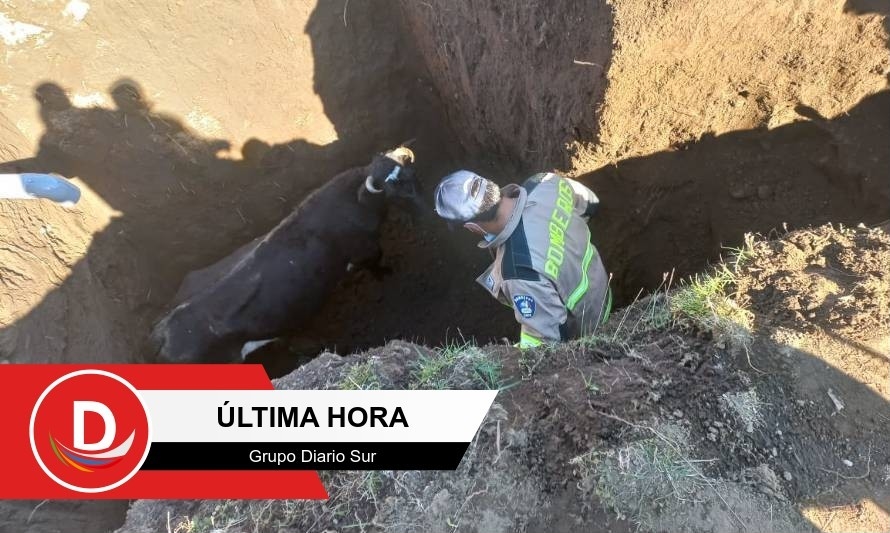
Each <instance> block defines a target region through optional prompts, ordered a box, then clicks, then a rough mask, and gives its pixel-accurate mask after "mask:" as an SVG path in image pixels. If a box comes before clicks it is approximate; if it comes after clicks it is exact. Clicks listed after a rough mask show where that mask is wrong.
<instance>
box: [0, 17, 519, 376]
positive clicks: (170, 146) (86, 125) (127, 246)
mask: <svg viewBox="0 0 890 533" xmlns="http://www.w3.org/2000/svg"><path fill="white" fill-rule="evenodd" d="M393 10H394V8H393V6H391V5H389V4H388V3H386V2H369V3H361V4H359V5H355V6H351V7H350V12H349V14H350V17H355V19H356V20H362V21H363V23H362V24H355V25H350V27H349V29H348V30H346V31H344V29H343V27H342V25H343V21H342V16H343V13H342V7H341V6H335V5H333V4H332V3H327V2H323V3H319V4H318V6H317V7H316V9H315V10H314V11H313V12H312V14H311V16H310V18H309V20H308V22H307V25H306V28H305V31H306V33H307V34H309V36H310V37H311V43H312V49H313V50H312V51H313V56H314V65H315V77H314V88H315V91H316V92H317V93H318V94H319V96H320V97H321V100H322V102H323V106H324V112H325V114H326V115H327V116H328V118H329V119H330V120H331V122H332V123H333V124H334V126H335V129H336V131H337V134H338V138H339V139H338V140H336V141H334V142H332V143H329V144H327V145H324V146H321V145H315V144H313V143H310V142H307V141H305V140H303V139H295V140H293V141H290V142H286V143H281V144H277V145H273V144H270V143H267V142H265V141H263V140H261V139H251V140H249V141H247V142H246V143H245V144H244V146H242V147H241V149H240V151H241V153H242V156H243V159H240V160H239V159H234V158H232V159H230V158H227V157H225V154H224V152H222V151H224V150H225V149H226V148H227V147H228V146H227V142H226V141H225V140H222V139H206V138H203V137H202V136H200V135H198V134H196V133H194V132H192V131H190V130H189V129H188V128H187V127H185V126H184V125H183V123H182V122H181V121H180V120H179V119H178V118H176V117H172V116H170V115H168V114H164V113H162V112H160V111H158V110H157V109H156V108H155V106H154V104H153V103H151V102H149V101H148V99H147V98H146V92H147V91H145V90H144V89H143V88H142V87H140V85H139V83H138V82H136V81H134V80H131V79H121V80H118V81H117V82H116V83H115V84H114V85H113V86H112V87H110V88H109V93H110V95H111V99H112V100H113V101H114V106H113V107H108V108H105V107H93V108H89V109H83V108H78V107H75V106H73V105H72V103H71V102H70V101H69V99H68V96H67V94H66V91H65V89H64V88H62V87H60V86H59V85H58V84H55V83H52V82H42V83H40V84H39V85H38V86H37V87H36V89H35V98H36V99H37V100H38V102H39V104H40V115H41V118H42V120H43V122H44V126H45V130H46V131H45V133H44V134H43V136H42V138H41V139H40V142H39V150H38V153H37V154H35V156H34V157H33V158H29V159H27V160H20V161H14V162H9V163H5V164H3V165H0V169H2V170H3V171H29V170H30V171H40V172H57V173H60V174H62V175H64V176H67V177H77V178H79V179H80V180H81V181H82V182H83V183H85V184H86V185H87V187H88V188H89V189H90V190H92V191H93V192H94V193H95V195H96V196H98V197H99V198H101V200H102V201H103V202H105V203H106V204H108V206H109V207H110V208H111V209H113V210H114V211H116V212H117V213H118V214H117V215H116V216H115V217H114V218H112V220H111V222H110V223H109V225H108V226H107V227H106V228H105V229H103V230H102V231H101V232H99V233H97V234H95V235H94V236H93V238H92V242H91V243H90V245H89V250H88V251H87V252H86V254H85V255H84V257H83V258H82V259H80V260H79V261H78V262H77V263H76V264H75V265H74V266H73V268H72V273H71V275H70V276H68V278H67V279H66V280H65V281H64V282H63V283H62V284H61V286H59V287H58V288H56V289H55V290H53V291H52V292H51V293H49V294H47V295H46V296H45V297H44V299H43V300H42V301H41V303H40V304H38V305H37V306H36V307H35V308H33V309H32V310H31V311H29V312H28V313H27V314H26V315H25V316H23V317H21V318H20V319H19V320H18V321H17V322H16V323H15V324H13V325H11V326H9V327H6V328H5V329H4V330H3V331H2V332H0V341H2V342H0V347H2V353H0V357H2V358H4V359H8V360H10V361H12V362H31V361H41V362H111V361H114V362H124V361H126V362H135V361H140V360H143V359H142V356H143V355H145V354H144V353H143V352H144V350H146V349H148V347H147V346H144V345H143V344H142V341H143V340H144V338H145V336H146V335H147V332H148V331H149V329H150V326H151V323H152V322H153V321H154V320H155V319H156V318H157V317H158V316H159V314H160V313H162V312H163V310H164V309H165V307H167V306H168V305H169V303H170V300H171V298H172V296H173V294H174V293H175V291H176V288H177V286H178V284H179V282H180V281H181V280H182V279H183V277H184V275H185V274H186V273H187V272H189V271H191V270H194V269H197V268H201V267H205V266H207V265H208V264H210V263H212V262H214V261H216V260H218V259H220V258H221V257H223V256H225V255H227V254H228V253H229V252H231V251H232V250H234V249H236V248H237V247H238V246H240V245H241V244H243V243H244V242H247V241H249V240H251V239H253V238H254V237H256V236H258V235H261V234H263V233H264V232H266V231H268V230H269V229H271V227H273V226H274V225H275V224H276V223H277V222H278V221H280V220H281V218H283V217H284V216H285V215H286V214H287V213H288V212H289V211H290V210H291V209H292V208H293V207H294V206H295V205H296V204H297V203H298V202H299V200H300V199H302V198H303V197H305V196H306V194H308V193H309V192H311V191H312V190H313V189H315V188H316V187H318V186H319V185H321V184H322V183H323V182H324V181H325V180H327V179H329V178H330V177H332V176H333V175H335V174H336V173H337V172H339V171H341V170H344V169H345V168H349V167H351V166H356V165H361V164H366V163H367V161H368V158H369V157H370V155H371V154H373V153H374V152H377V151H381V150H383V149H386V148H390V147H392V146H394V145H397V144H399V143H400V142H403V141H406V140H409V139H413V140H414V144H412V148H413V149H414V150H415V152H416V153H417V155H418V174H419V176H420V179H421V181H425V182H427V183H426V186H427V189H426V192H427V193H428V194H429V193H430V192H431V187H432V186H433V185H434V180H435V179H437V178H438V176H440V175H441V174H443V173H444V172H446V171H447V169H449V168H450V167H451V166H453V165H454V163H453V161H455V160H456V159H457V156H456V155H455V154H457V153H459V152H460V151H459V149H458V148H457V143H456V142H452V141H453V139H452V138H451V137H450V133H449V130H448V128H447V127H445V126H443V124H445V120H444V117H443V116H442V115H441V114H440V111H439V109H440V106H439V105H437V104H436V102H435V101H434V100H435V97H434V95H433V94H432V92H431V90H430V88H429V87H428V86H427V85H426V84H425V82H424V81H423V80H422V79H419V78H417V76H416V74H415V73H416V72H418V70H419V69H420V67H419V66H418V65H419V61H420V59H419V58H418V57H415V56H414V55H412V52H411V48H410V47H408V46H406V45H405V43H404V42H403V37H402V36H401V35H400V33H399V32H384V33H382V34H381V32H379V31H376V29H375V28H380V27H386V26H387V25H391V24H392V23H393V20H394V18H396V17H397V16H398V14H397V13H395V12H394V11H393ZM423 223H424V222H423V221H420V222H412V221H410V220H407V219H406V218H400V217H398V216H397V217H396V219H395V221H394V223H392V224H389V225H388V226H387V228H388V229H386V230H385V237H384V243H383V245H384V251H385V253H386V256H385V261H386V262H387V263H388V265H387V266H389V267H390V268H391V269H392V270H393V275H392V276H389V277H388V278H386V279H384V280H382V281H380V280H374V279H371V278H370V277H368V276H363V275H362V274H361V273H359V274H357V275H354V276H352V277H351V278H350V279H349V280H347V282H346V283H345V284H344V286H343V287H341V288H340V289H338V291H337V292H336V293H335V294H334V295H333V297H332V298H331V301H330V302H329V303H328V305H326V306H325V309H324V310H323V311H322V312H321V313H320V315H319V318H318V320H317V321H315V323H313V324H295V326H294V333H295V335H300V333H301V331H303V330H308V331H311V332H312V334H311V335H310V336H309V338H308V339H301V340H300V341H299V342H297V343H296V345H297V350H298V351H302V352H303V353H311V352H314V353H318V351H320V350H321V349H322V348H324V347H330V348H332V349H337V350H338V351H350V350H353V349H358V348H362V347H367V346H371V345H376V344H380V343H382V342H384V341H385V340H386V339H389V338H398V337H405V338H416V339H421V340H424V339H425V340H429V341H431V342H438V341H441V340H443V339H444V338H445V337H446V336H447V335H449V334H450V335H454V336H457V335H459V334H465V335H467V336H468V337H470V338H472V337H477V336H478V337H480V338H482V339H484V340H488V339H490V338H492V337H493V336H494V332H495V331H499V330H500V326H503V325H504V324H505V323H507V322H508V319H509V317H505V318H504V320H502V321H498V320H494V321H492V320H484V319H482V317H483V316H487V315H489V314H490V313H491V311H493V310H494V308H495V306H496V303H494V302H491V301H490V299H488V298H485V295H484V294H481V293H480V292H479V291H475V290H474V288H473V287H472V286H470V284H467V283H466V279H472V278H473V277H474V276H475V274H476V270H478V269H481V268H482V266H483V265H481V264H480V259H481V260H484V258H479V257H478V256H477V255H476V254H474V253H473V251H474V250H473V249H472V248H470V247H466V246H464V244H465V243H463V242H459V239H458V240H456V239H455V237H456V236H454V235H451V234H449V233H448V232H447V230H445V229H444V228H443V227H440V226H439V225H437V224H427V226H426V227H425V229H423V230H421V229H419V227H418V225H417V224H423ZM461 236H463V235H461ZM454 257H458V261H457V264H459V265H461V266H460V267H459V268H456V269H449V270H448V272H447V273H441V271H442V265H444V264H445V262H446V261H448V260H450V259H454ZM431 271H440V276H439V277H440V279H439V280H433V279H431V278H430V275H429V273H430V272H431ZM418 294H424V295H425V296H426V298H421V297H418V296H417V295H418ZM430 299H432V301H435V302H437V305H435V306H430ZM462 309H471V310H473V312H475V313H477V314H478V318H479V319H478V320H472V321H469V322H468V326H467V327H465V328H463V329H462V330H458V326H459V325H458V324H455V323H454V321H453V320H451V317H453V316H460V315H461V314H462V313H463V311H462ZM81 311H82V312H81ZM369 316H374V317H375V320H373V321H370V320H368V319H367V317H369ZM406 316H411V317H415V316H425V317H426V318H425V319H424V320H418V321H414V322H413V323H412V322H411V321H406V320H405V317H406ZM86 318H89V320H87V319H86ZM46 332H52V333H53V334H45V333H46ZM291 364H292V363H291ZM288 369H289V368H287V363H284V367H282V368H281V369H279V370H277V371H273V372H272V373H273V374H280V373H281V372H283V371H284V370H288Z"/></svg>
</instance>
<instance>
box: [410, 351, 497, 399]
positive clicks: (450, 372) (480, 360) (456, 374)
mask: <svg viewBox="0 0 890 533" xmlns="http://www.w3.org/2000/svg"><path fill="white" fill-rule="evenodd" d="M413 377H414V379H413V382H412V383H411V388H412V389H438V390H442V389H448V388H463V387H465V386H466V385H467V384H468V383H471V382H472V383H476V384H479V385H481V386H483V387H485V388H487V389H498V388H500V385H501V364H500V362H498V361H497V360H496V359H494V357H493V356H492V355H491V354H488V353H486V352H485V351H483V350H482V349H481V348H479V347H478V346H475V345H473V344H471V343H464V344H457V343H452V344H448V345H446V346H444V347H442V348H439V349H438V350H436V351H434V352H432V353H430V354H418V358H417V363H416V366H415V368H414V372H413Z"/></svg>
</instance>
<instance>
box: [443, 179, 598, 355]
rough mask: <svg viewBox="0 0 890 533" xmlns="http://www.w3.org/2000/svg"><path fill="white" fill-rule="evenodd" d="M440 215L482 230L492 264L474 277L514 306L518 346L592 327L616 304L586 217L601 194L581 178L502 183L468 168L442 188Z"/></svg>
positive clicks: (478, 231) (588, 331)
mask: <svg viewBox="0 0 890 533" xmlns="http://www.w3.org/2000/svg"><path fill="white" fill-rule="evenodd" d="M435 196H436V197H435V202H436V206H435V208H436V213H437V214H438V215H439V216H440V217H442V218H443V219H445V220H446V221H448V222H449V223H450V224H452V225H454V224H460V225H463V226H464V227H465V228H466V229H468V230H470V231H472V232H474V233H476V234H478V235H480V236H481V237H482V240H481V241H479V244H478V246H479V247H480V248H483V249H487V250H489V251H490V252H492V256H493V257H494V262H493V263H492V265H491V266H490V267H489V268H488V269H486V270H485V272H484V273H483V274H482V275H481V276H479V278H478V279H477V280H476V281H477V282H478V283H479V284H481V285H482V286H483V287H485V289H486V290H487V291H488V292H489V293H490V294H491V295H492V296H493V297H494V298H496V299H498V300H499V301H500V302H502V303H504V304H505V305H507V306H509V307H511V308H512V309H513V311H514V314H515V317H516V320H517V322H519V324H520V326H521V330H520V336H519V342H518V343H517V346H518V347H520V348H529V347H535V346H540V345H541V344H543V343H544V342H554V341H566V340H569V339H574V338H578V337H581V336H584V335H589V334H591V333H593V332H594V331H595V330H596V328H597V326H598V325H599V324H601V323H603V322H605V321H606V320H607V319H608V316H609V312H610V310H611V307H612V291H611V289H610V288H609V276H608V274H607V273H606V270H605V268H604V267H603V262H602V260H601V258H600V255H599V253H598V252H597V249H596V247H594V246H593V244H592V243H591V242H590V229H589V228H588V226H587V222H588V220H589V219H590V217H591V216H593V215H594V214H595V213H596V210H597V208H598V206H599V199H598V198H597V196H596V194H594V193H593V191H591V190H590V189H588V188H587V187H585V186H584V185H582V184H580V183H578V182H577V181H574V180H571V179H569V178H566V177H564V176H560V175H559V174H556V173H551V172H546V173H539V174H535V175H534V176H532V177H530V178H528V179H527V180H526V181H525V183H523V184H522V185H521V186H520V185H517V184H509V185H506V186H505V187H503V188H501V187H498V186H497V185H496V184H495V183H494V182H492V181H491V180H489V179H486V178H484V177H482V176H480V175H478V174H475V173H473V172H470V171H468V170H459V171H457V172H454V173H452V174H449V175H448V176H445V177H444V178H443V179H442V181H441V182H440V183H439V185H438V186H437V187H436V193H435Z"/></svg>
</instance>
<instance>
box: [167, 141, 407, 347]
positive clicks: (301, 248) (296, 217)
mask: <svg viewBox="0 0 890 533" xmlns="http://www.w3.org/2000/svg"><path fill="white" fill-rule="evenodd" d="M394 201H395V202H399V201H402V202H404V201H408V202H410V204H409V205H412V206H413V207H414V208H415V209H417V207H418V206H419V205H422V204H423V203H422V201H421V200H420V188H419V185H418V183H417V181H416V179H415V176H414V154H413V152H411V150H409V149H407V148H405V147H399V148H396V149H394V150H392V151H389V152H387V153H386V154H380V155H377V156H376V157H375V158H374V160H373V161H372V162H371V164H370V165H368V166H365V167H358V168H352V169H349V170H346V171H345V172H343V173H341V174H339V175H337V176H335V177H334V178H333V179H331V180H330V181H329V182H328V183H327V184H325V185H324V186H323V187H321V188H319V189H318V190H316V191H314V192H313V193H312V194H311V195H309V196H308V197H307V198H306V199H305V200H303V202H301V203H300V205H299V206H298V207H297V208H296V209H295V210H294V211H293V212H292V213H291V214H290V215H288V217H287V218H285V219H284V220H282V221H281V222H280V223H279V224H278V225H277V226H276V227H275V228H274V229H272V231H270V232H269V233H267V234H266V235H264V236H262V237H259V238H257V239H255V240H254V241H252V242H250V243H247V244H246V245H244V246H242V247H241V248H239V249H238V250H237V251H235V252H234V253H232V254H231V255H229V256H228V257H226V258H225V259H223V260H221V261H219V262H218V263H216V264H214V265H212V266H210V267H207V268H205V269H203V270H198V271H195V272H192V273H190V274H189V275H188V276H187V277H186V279H185V280H184V282H183V284H182V286H181V288H180V290H179V293H178V294H177V296H176V301H175V303H176V304H178V305H176V307H175V308H174V309H172V310H171V311H170V312H169V313H168V314H167V315H166V316H164V317H163V318H162V319H161V320H160V321H158V322H157V324H155V326H154V328H153V330H152V333H151V337H150V340H151V344H152V346H153V348H154V349H156V350H157V352H156V357H157V360H158V362H179V363H219V362H241V361H242V360H243V358H244V356H245V355H246V353H247V352H249V351H250V350H251V349H253V348H255V347H257V346H259V345H261V344H262V343H263V342H265V341H267V340H269V339H274V338H276V337H279V336H281V335H282V334H284V333H286V332H288V331H292V330H294V329H295V327H296V326H298V325H299V324H301V323H305V322H307V321H308V320H310V319H311V318H312V317H313V315H314V314H315V313H316V312H317V311H318V310H319V308H320V307H321V305H322V303H323V302H324V300H325V298H326V297H327V296H328V294H329V293H330V291H331V290H332V289H333V288H334V286H335V285H336V284H337V283H338V281H340V279H341V278H342V277H343V276H345V274H346V272H347V270H350V269H352V267H368V268H371V269H375V268H377V267H378V265H379V260H380V257H381V249H380V244H379V237H380V226H381V223H382V222H383V219H384V217H385V216H386V210H387V207H388V206H389V205H390V204H392V203H393V202H394Z"/></svg>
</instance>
